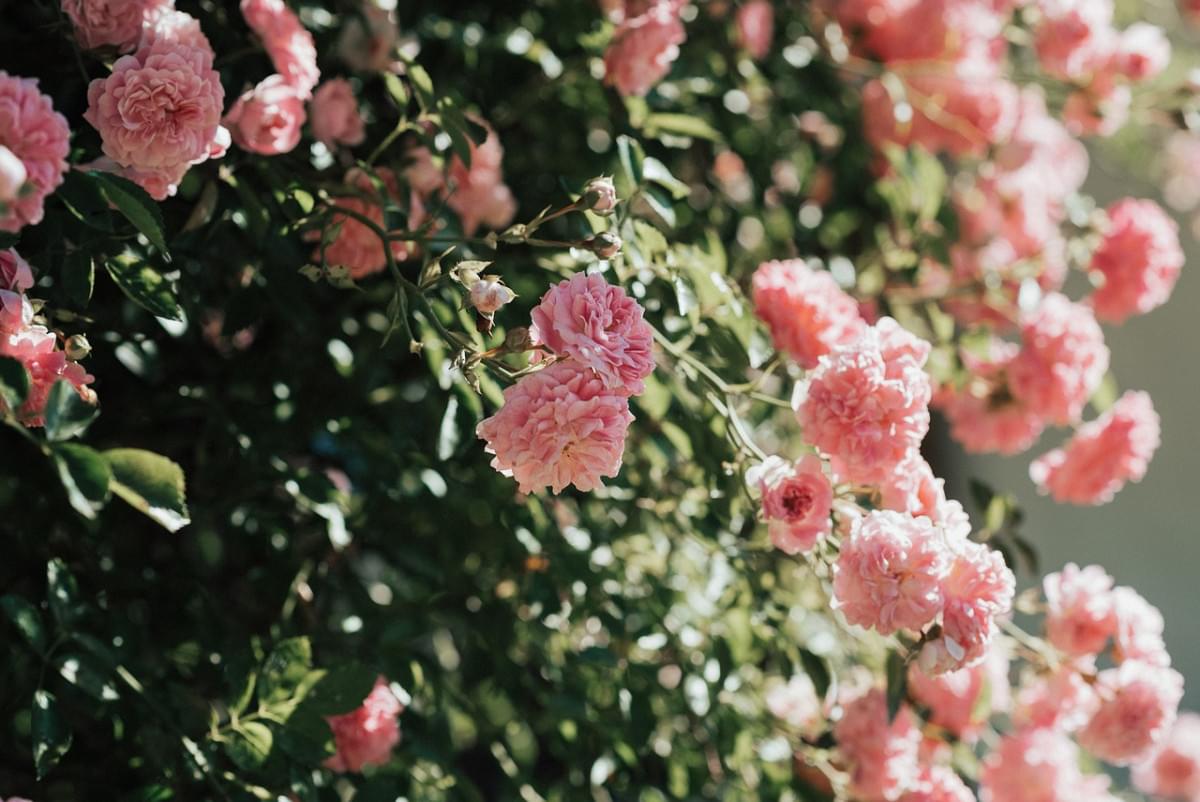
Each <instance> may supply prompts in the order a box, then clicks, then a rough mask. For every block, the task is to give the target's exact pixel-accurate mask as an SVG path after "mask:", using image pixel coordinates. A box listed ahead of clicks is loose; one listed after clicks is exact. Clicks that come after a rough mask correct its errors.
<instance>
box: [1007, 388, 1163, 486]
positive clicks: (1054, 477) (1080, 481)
mask: <svg viewBox="0 0 1200 802" xmlns="http://www.w3.org/2000/svg"><path fill="white" fill-rule="evenodd" d="M1159 442H1160V437H1159V419H1158V413H1156V412H1155V411H1154V404H1153V403H1152V402H1151V401H1150V396H1149V395H1148V394H1147V393H1144V392H1134V391H1132V390H1131V391H1129V392H1126V393H1125V394H1124V395H1123V396H1121V398H1120V399H1118V401H1117V403H1115V404H1113V406H1112V408H1111V409H1109V410H1108V411H1107V412H1105V413H1104V414H1103V415H1101V416H1100V417H1099V418H1096V419H1095V420H1094V421H1089V422H1088V423H1085V424H1084V425H1082V426H1080V427H1079V429H1078V430H1077V431H1076V432H1075V435H1074V437H1072V438H1071V439H1070V440H1069V441H1067V443H1066V444H1065V445H1064V446H1063V447H1062V448H1056V449H1054V450H1053V451H1050V452H1047V453H1046V454H1043V455H1042V456H1040V457H1038V458H1037V459H1036V460H1034V461H1033V464H1032V465H1030V466H1029V475H1030V477H1031V478H1032V479H1033V481H1034V484H1036V485H1037V486H1038V489H1039V490H1040V491H1041V492H1043V493H1049V494H1051V495H1052V496H1053V497H1054V500H1055V501H1060V502H1070V503H1072V504H1107V503H1108V502H1110V501H1112V499H1113V496H1115V495H1116V493H1117V491H1118V490H1120V489H1121V488H1122V487H1124V486H1125V483H1126V482H1138V481H1141V479H1142V477H1143V476H1145V475H1146V469H1147V468H1148V467H1149V465H1150V460H1151V458H1152V457H1153V456H1154V452H1155V451H1156V450H1157V449H1158V444H1159Z"/></svg>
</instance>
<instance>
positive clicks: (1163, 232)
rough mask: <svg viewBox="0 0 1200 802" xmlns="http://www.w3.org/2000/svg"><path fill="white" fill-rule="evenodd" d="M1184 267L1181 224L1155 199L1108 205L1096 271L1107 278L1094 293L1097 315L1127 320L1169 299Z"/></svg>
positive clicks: (1095, 257) (1095, 260)
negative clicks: (1180, 235)
mask: <svg viewBox="0 0 1200 802" xmlns="http://www.w3.org/2000/svg"><path fill="white" fill-rule="evenodd" d="M1182 268H1183V249H1182V248H1181V247H1180V245H1179V226H1177V225H1176V224H1175V221H1174V220H1172V219H1171V218H1170V217H1169V216H1168V215H1167V213H1166V212H1165V211H1163V209H1162V207H1161V206H1159V205H1158V204H1157V203H1155V202H1154V201H1152V200H1135V199H1133V198H1125V199H1124V200H1120V201H1117V202H1116V203H1114V204H1112V205H1111V206H1109V207H1108V227H1107V228H1106V229H1105V232H1104V240H1103V241H1102V242H1101V243H1100V246H1099V247H1098V248H1097V249H1096V251H1095V253H1093V254H1092V264H1091V269H1092V270H1093V271H1095V272H1096V273H1098V274H1099V275H1101V276H1102V277H1103V278H1104V283H1103V284H1102V285H1101V286H1100V288H1099V289H1097V290H1096V291H1095V292H1094V293H1093V294H1092V299H1091V304H1092V308H1093V309H1095V310H1096V317H1098V318H1100V319H1101V320H1108V321H1111V322H1113V323H1121V322H1122V321H1124V320H1125V318H1127V317H1129V316H1130V315H1133V314H1145V313H1146V312H1149V311H1150V310H1151V309H1154V308H1155V307H1157V306H1161V305H1162V304H1164V303H1166V300H1167V298H1169V297H1170V296H1171V290H1173V289H1174V288H1175V282H1176V280H1177V279H1178V278H1179V271H1180V270H1181V269H1182Z"/></svg>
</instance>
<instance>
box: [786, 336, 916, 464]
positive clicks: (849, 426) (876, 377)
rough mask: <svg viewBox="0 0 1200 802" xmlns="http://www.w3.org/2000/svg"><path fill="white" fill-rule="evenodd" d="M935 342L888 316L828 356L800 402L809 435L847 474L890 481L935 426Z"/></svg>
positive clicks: (798, 415)
mask: <svg viewBox="0 0 1200 802" xmlns="http://www.w3.org/2000/svg"><path fill="white" fill-rule="evenodd" d="M929 348H930V346H929V343H927V342H925V341H923V340H920V339H918V338H916V337H914V336H913V335H911V334H909V333H907V332H905V331H904V330H903V329H902V328H900V326H899V324H897V323H896V322H895V321H894V320H892V319H891V318H882V319H881V320H880V321H879V322H878V323H876V324H875V325H874V326H873V327H869V328H866V329H864V331H863V335H862V336H861V337H860V338H859V339H858V340H856V341H854V342H853V343H849V344H846V345H839V346H837V347H835V348H834V349H833V350H832V351H831V352H830V353H828V354H826V355H824V356H822V357H821V358H820V361H819V363H818V365H817V368H816V369H815V370H814V371H812V373H811V374H810V376H809V377H808V380H807V382H806V384H804V385H802V386H801V387H799V388H798V390H797V393H796V398H795V400H794V406H795V408H796V418H797V420H799V422H800V425H801V427H802V428H803V434H804V439H805V440H806V441H807V442H809V443H810V444H812V445H814V446H816V447H817V448H819V449H820V450H821V451H823V452H825V453H826V454H829V455H830V457H831V459H832V462H833V469H834V473H835V475H836V476H837V477H838V478H839V479H842V480H844V481H851V482H862V483H875V482H880V481H883V480H885V479H886V478H887V477H888V476H889V475H890V474H891V472H892V471H893V470H894V469H895V468H896V467H897V466H898V465H900V463H902V462H904V460H905V458H906V457H907V456H908V455H909V453H910V452H911V451H912V450H914V449H916V448H917V447H918V446H920V444H921V440H923V439H924V437H925V433H926V432H927V431H928V430H929V408H928V407H929V400H930V396H931V395H932V388H931V386H930V382H929V377H928V375H927V374H926V373H925V371H924V370H923V367H922V366H923V365H924V364H925V360H926V359H927V358H928V355H929Z"/></svg>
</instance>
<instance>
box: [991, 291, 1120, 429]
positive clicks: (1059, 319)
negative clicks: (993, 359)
mask: <svg viewBox="0 0 1200 802" xmlns="http://www.w3.org/2000/svg"><path fill="white" fill-rule="evenodd" d="M1108 359H1109V353H1108V346H1106V345H1105V344H1104V333H1103V332H1102V331H1101V330H1100V326H1099V324H1098V323H1096V318H1095V315H1093V314H1092V310H1091V309H1089V308H1088V307H1086V306H1084V305H1082V304H1077V303H1073V302H1072V301H1070V300H1069V299H1068V298H1067V297H1066V296H1065V295H1061V294H1059V293H1050V294H1049V295H1047V296H1045V297H1044V298H1043V299H1042V302H1041V303H1040V304H1039V305H1038V307H1037V308H1036V309H1035V310H1033V311H1032V312H1030V313H1029V314H1027V315H1026V316H1025V317H1024V318H1023V319H1022V321H1021V350H1020V352H1019V353H1018V354H1017V355H1016V356H1015V357H1014V358H1013V360H1012V362H1011V363H1010V364H1009V366H1008V376H1009V387H1010V388H1011V390H1012V393H1013V395H1014V396H1015V397H1016V398H1017V400H1019V401H1021V402H1023V403H1024V404H1025V405H1026V406H1027V407H1028V408H1029V409H1030V410H1032V411H1033V412H1034V413H1036V414H1038V415H1041V416H1042V417H1043V418H1045V419H1046V420H1048V421H1052V422H1054V423H1064V424H1065V423H1073V422H1075V421H1077V420H1079V415H1080V413H1081V412H1083V407H1084V405H1085V404H1086V403H1087V401H1088V398H1090V397H1091V395H1092V393H1094V392H1095V391H1096V389H1097V388H1098V387H1099V386H1100V382H1101V381H1102V380H1103V379H1104V374H1105V373H1106V372H1107V371H1108Z"/></svg>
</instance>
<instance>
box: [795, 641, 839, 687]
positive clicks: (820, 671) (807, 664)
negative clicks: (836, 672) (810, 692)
mask: <svg viewBox="0 0 1200 802" xmlns="http://www.w3.org/2000/svg"><path fill="white" fill-rule="evenodd" d="M800 664H801V665H803V666H804V673H805V674H808V678H809V679H811V680H812V683H813V687H814V688H815V689H816V691H817V696H819V697H820V698H822V699H824V698H825V694H826V693H828V691H829V685H830V684H831V683H832V682H833V676H832V674H831V673H830V671H829V664H828V663H827V662H825V659H824V658H823V657H818V656H817V655H815V654H813V653H812V652H810V651H809V650H808V649H801V650H800Z"/></svg>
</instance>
